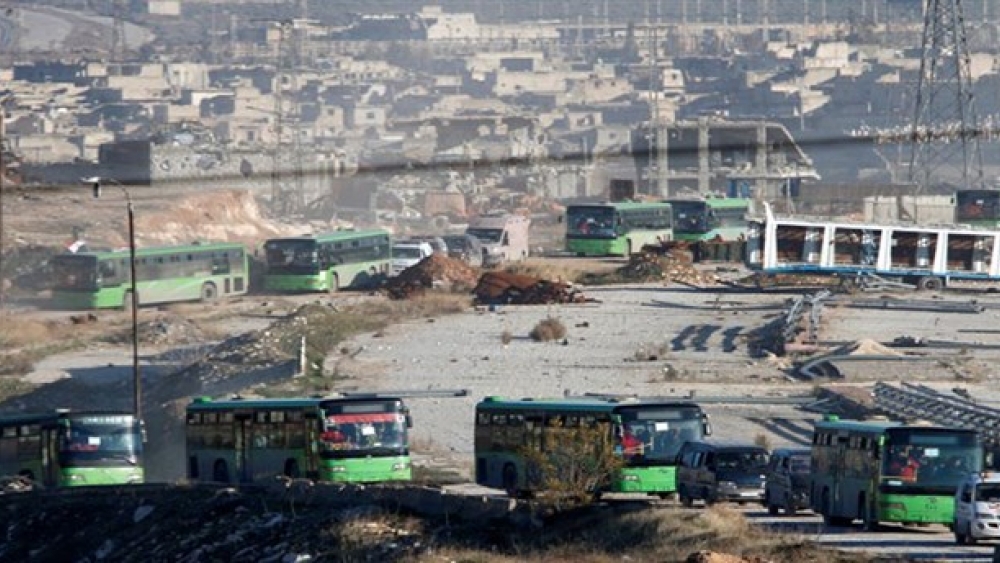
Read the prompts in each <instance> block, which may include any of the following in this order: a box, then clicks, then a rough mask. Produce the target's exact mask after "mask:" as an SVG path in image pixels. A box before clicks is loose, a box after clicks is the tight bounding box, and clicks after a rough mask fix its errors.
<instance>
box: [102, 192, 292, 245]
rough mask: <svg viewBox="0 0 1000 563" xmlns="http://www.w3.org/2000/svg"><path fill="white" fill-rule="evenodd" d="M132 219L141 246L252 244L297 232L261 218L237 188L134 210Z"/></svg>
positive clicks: (253, 203)
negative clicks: (153, 210) (160, 207)
mask: <svg viewBox="0 0 1000 563" xmlns="http://www.w3.org/2000/svg"><path fill="white" fill-rule="evenodd" d="M135 222H136V225H135V232H136V239H137V240H138V241H139V244H140V245H145V246H153V245H170V244H184V243H189V242H192V241H195V240H206V241H230V242H243V243H245V244H254V243H256V242H259V241H261V240H263V239H266V238H269V237H275V236H287V235H294V234H299V231H301V227H299V228H297V229H296V228H293V227H289V226H286V225H281V224H280V223H275V222H273V221H270V220H268V219H266V218H264V216H263V214H262V213H261V210H260V207H259V206H258V205H257V201H256V200H255V199H254V198H253V196H252V195H251V194H250V192H246V191H238V190H233V191H222V192H212V193H205V194H197V195H193V196H190V197H187V198H185V199H183V200H181V201H179V202H177V205H175V206H172V207H170V208H168V209H164V210H163V211H162V212H160V213H147V212H142V213H136V219H135ZM126 242H127V241H121V243H123V244H124V243H126Z"/></svg>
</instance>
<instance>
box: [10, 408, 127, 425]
mask: <svg viewBox="0 0 1000 563" xmlns="http://www.w3.org/2000/svg"><path fill="white" fill-rule="evenodd" d="M87 416H132V413H131V412H127V411H73V410H67V409H59V410H53V411H49V412H41V413H18V414H13V415H5V416H0V426H18V425H21V424H44V423H50V422H55V421H57V420H59V419H61V418H64V419H68V420H73V419H74V418H82V417H87Z"/></svg>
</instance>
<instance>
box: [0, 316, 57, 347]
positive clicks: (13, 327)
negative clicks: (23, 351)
mask: <svg viewBox="0 0 1000 563" xmlns="http://www.w3.org/2000/svg"><path fill="white" fill-rule="evenodd" d="M4 317H6V318H0V349H5V350H10V349H18V348H25V347H34V346H39V345H46V344H49V343H50V342H51V341H53V340H56V339H59V338H63V337H65V336H67V335H68V333H69V332H70V329H71V327H72V325H69V324H68V323H63V322H60V321H54V320H38V319H25V318H16V319H15V318H10V317H7V315H4Z"/></svg>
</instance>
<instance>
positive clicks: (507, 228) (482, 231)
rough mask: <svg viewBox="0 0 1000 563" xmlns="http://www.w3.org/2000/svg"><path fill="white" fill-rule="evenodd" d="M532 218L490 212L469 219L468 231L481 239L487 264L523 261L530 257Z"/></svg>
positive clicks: (485, 263) (484, 260)
mask: <svg viewBox="0 0 1000 563" xmlns="http://www.w3.org/2000/svg"><path fill="white" fill-rule="evenodd" d="M530 227H531V219H528V218H527V217H523V216H521V215H514V214H511V213H489V214H486V215H481V216H479V217H476V218H475V219H473V220H472V221H470V222H469V227H468V229H466V231H465V234H468V235H472V236H474V237H476V238H478V239H479V241H480V242H481V243H482V245H483V248H482V252H483V266H497V265H499V264H502V263H504V262H520V261H521V260H524V259H525V258H527V257H528V252H529V249H528V231H529V228H530Z"/></svg>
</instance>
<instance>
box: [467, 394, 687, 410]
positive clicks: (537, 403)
mask: <svg viewBox="0 0 1000 563" xmlns="http://www.w3.org/2000/svg"><path fill="white" fill-rule="evenodd" d="M629 407H678V408H691V409H698V408H700V407H699V406H698V405H697V404H695V403H692V402H686V401H682V400H678V401H676V402H660V401H655V402H653V401H638V400H625V401H616V400H603V399H593V398H580V399H567V398H530V397H528V398H524V399H507V398H504V397H486V398H485V399H483V400H482V401H480V402H479V403H478V404H476V408H477V409H480V408H482V409H494V408H495V409H510V410H526V411H527V410H539V409H546V410H561V411H580V412H607V413H611V412H614V411H616V410H619V409H623V408H629Z"/></svg>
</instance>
